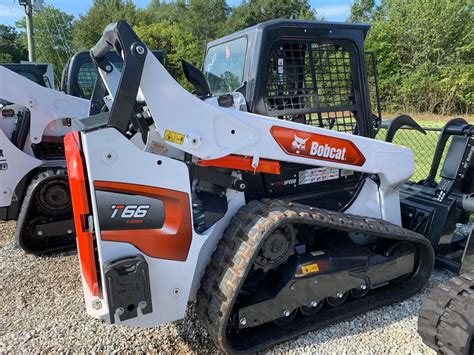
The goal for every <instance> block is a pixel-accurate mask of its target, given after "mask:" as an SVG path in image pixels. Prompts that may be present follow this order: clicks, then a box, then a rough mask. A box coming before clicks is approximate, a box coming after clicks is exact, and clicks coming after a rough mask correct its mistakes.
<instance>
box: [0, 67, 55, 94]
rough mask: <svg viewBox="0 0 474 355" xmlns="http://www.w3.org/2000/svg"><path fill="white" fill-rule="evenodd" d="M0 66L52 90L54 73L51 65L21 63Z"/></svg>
mask: <svg viewBox="0 0 474 355" xmlns="http://www.w3.org/2000/svg"><path fill="white" fill-rule="evenodd" d="M0 66H2V67H5V68H7V69H9V70H11V71H13V72H15V73H17V74H20V75H22V76H24V77H25V78H27V79H30V80H31V81H33V82H35V83H37V84H39V85H41V86H44V87H46V88H50V89H54V72H53V65H52V64H43V63H30V62H23V63H11V64H0Z"/></svg>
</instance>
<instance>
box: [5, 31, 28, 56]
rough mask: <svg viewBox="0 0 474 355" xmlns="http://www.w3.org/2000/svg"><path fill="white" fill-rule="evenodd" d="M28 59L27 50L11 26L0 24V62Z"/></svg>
mask: <svg viewBox="0 0 474 355" xmlns="http://www.w3.org/2000/svg"><path fill="white" fill-rule="evenodd" d="M20 60H28V52H27V50H26V47H25V46H24V45H23V42H22V41H21V40H20V36H19V34H18V32H16V31H15V28H14V27H12V26H5V25H0V63H17V62H19V61H20Z"/></svg>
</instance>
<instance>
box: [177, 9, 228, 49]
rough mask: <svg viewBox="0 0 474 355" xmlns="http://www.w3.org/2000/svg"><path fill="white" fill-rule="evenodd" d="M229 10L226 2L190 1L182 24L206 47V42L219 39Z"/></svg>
mask: <svg viewBox="0 0 474 355" xmlns="http://www.w3.org/2000/svg"><path fill="white" fill-rule="evenodd" d="M229 10H230V9H229V7H228V6H227V3H226V1H225V0H189V3H188V7H187V11H186V12H185V14H184V17H183V19H182V21H181V22H180V23H181V25H182V26H183V27H184V28H185V29H188V30H189V31H190V32H191V33H192V35H193V36H194V37H195V38H197V39H198V40H201V41H202V45H203V46H204V45H205V42H206V40H207V41H209V40H213V39H216V38H218V37H219V35H220V33H221V32H222V29H223V27H224V24H225V22H226V18H227V14H228V13H229Z"/></svg>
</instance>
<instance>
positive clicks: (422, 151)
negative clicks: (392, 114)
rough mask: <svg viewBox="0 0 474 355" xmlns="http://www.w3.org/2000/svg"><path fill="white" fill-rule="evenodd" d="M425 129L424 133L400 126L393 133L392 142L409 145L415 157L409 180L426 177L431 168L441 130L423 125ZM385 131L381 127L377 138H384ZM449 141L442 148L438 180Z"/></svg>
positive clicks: (418, 179)
mask: <svg viewBox="0 0 474 355" xmlns="http://www.w3.org/2000/svg"><path fill="white" fill-rule="evenodd" d="M425 130H426V135H424V134H422V133H420V132H418V131H415V130H413V129H410V128H401V129H400V130H399V131H398V132H397V133H396V134H395V137H394V139H393V143H395V144H398V145H403V146H406V147H409V148H410V149H411V150H412V151H413V155H414V157H415V173H414V174H413V176H412V178H411V181H415V182H417V181H420V180H422V179H424V178H426V177H427V175H428V173H429V171H430V168H431V162H432V160H433V156H434V152H435V149H436V144H437V142H438V138H439V135H440V132H441V128H426V127H425ZM386 133H387V130H386V129H383V128H382V129H381V130H380V131H379V133H378V134H377V137H376V138H377V139H379V140H385V136H386ZM450 143H451V141H450V140H449V141H448V143H447V144H446V149H445V150H444V153H443V157H442V159H441V163H440V168H439V171H438V175H437V181H439V172H440V170H441V167H442V166H443V163H444V159H445V156H446V153H447V151H448V149H447V147H449V144H450Z"/></svg>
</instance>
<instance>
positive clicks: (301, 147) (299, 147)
mask: <svg viewBox="0 0 474 355" xmlns="http://www.w3.org/2000/svg"><path fill="white" fill-rule="evenodd" d="M294 137H295V139H294V141H293V143H291V146H292V147H293V149H294V150H295V152H296V154H300V152H304V151H305V150H306V141H307V140H308V139H309V137H308V138H305V139H303V138H301V137H298V136H297V135H296V134H295V135H294Z"/></svg>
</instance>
